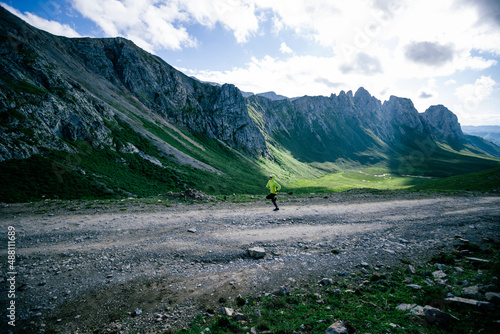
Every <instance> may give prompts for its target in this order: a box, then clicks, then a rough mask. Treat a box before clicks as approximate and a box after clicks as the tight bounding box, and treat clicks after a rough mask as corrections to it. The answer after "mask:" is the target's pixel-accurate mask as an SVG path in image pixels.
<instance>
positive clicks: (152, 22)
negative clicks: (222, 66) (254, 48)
mask: <svg viewBox="0 0 500 334" xmlns="http://www.w3.org/2000/svg"><path fill="white" fill-rule="evenodd" d="M71 3H72V4H73V7H74V8H75V9H77V10H78V11H79V12H80V13H81V14H82V15H83V16H85V17H86V18H88V19H90V20H92V21H94V22H95V23H96V24H97V25H98V26H99V27H100V28H101V29H102V30H103V32H104V34H105V35H106V36H110V37H115V36H123V37H126V38H130V39H132V40H133V41H134V42H136V43H137V44H138V45H139V46H141V47H143V48H146V49H147V50H148V51H153V50H159V49H168V50H181V49H183V48H185V47H188V48H189V47H195V46H197V45H198V44H199V41H198V40H197V39H196V37H195V36H192V35H191V34H190V33H189V32H188V30H187V29H186V27H185V26H186V25H189V24H193V23H197V24H200V25H202V26H205V27H208V28H213V27H214V26H215V25H216V24H220V25H221V26H222V27H223V28H224V29H226V30H228V31H231V32H232V33H233V35H234V37H235V39H236V41H237V42H238V43H245V42H246V41H247V40H248V38H249V37H250V36H251V35H252V34H253V33H255V32H256V31H257V30H258V28H259V19H258V17H257V14H256V8H255V5H254V4H253V3H252V2H251V1H244V0H219V1H205V0H189V1H183V0H172V1H167V0H71ZM139 36H140V37H139Z"/></svg>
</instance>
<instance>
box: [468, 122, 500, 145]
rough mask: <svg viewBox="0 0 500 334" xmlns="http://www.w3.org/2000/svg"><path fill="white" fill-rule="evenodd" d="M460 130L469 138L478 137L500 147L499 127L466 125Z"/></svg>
mask: <svg viewBox="0 0 500 334" xmlns="http://www.w3.org/2000/svg"><path fill="white" fill-rule="evenodd" d="M462 130H463V131H464V132H465V133H467V134H469V135H471V136H478V137H481V138H484V139H486V140H488V141H490V142H492V143H493V144H496V145H500V126H498V125H479V126H474V125H466V126H462Z"/></svg>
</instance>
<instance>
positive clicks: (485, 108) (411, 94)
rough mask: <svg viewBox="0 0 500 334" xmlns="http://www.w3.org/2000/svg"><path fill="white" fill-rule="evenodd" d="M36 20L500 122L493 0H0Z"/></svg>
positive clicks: (207, 67)
mask: <svg viewBox="0 0 500 334" xmlns="http://www.w3.org/2000/svg"><path fill="white" fill-rule="evenodd" d="M0 1H2V0H0ZM0 4H1V5H2V6H3V7H5V8H6V9H8V10H10V11H11V12H13V13H14V14H16V15H18V16H20V17H21V18H22V19H24V20H25V21H27V22H28V23H30V24H31V25H33V26H36V27H37V28H40V29H43V30H46V31H48V32H51V33H53V34H56V35H64V36H68V37H81V36H88V37H116V36H121V37H125V38H128V39H130V40H132V41H134V43H135V44H137V45H138V46H140V47H142V48H143V49H145V50H147V51H149V52H151V53H154V54H156V55H158V56H160V57H161V58H163V59H164V60H165V61H166V62H167V63H169V64H170V65H172V66H175V67H176V68H177V69H179V70H180V71H182V72H184V73H185V74H187V75H192V76H195V77H197V78H198V79H200V80H204V81H210V82H217V83H221V84H222V83H233V84H235V85H236V86H237V87H239V88H240V89H241V90H242V91H246V92H253V93H260V92H267V91H275V92H276V93H278V94H281V95H285V96H288V97H296V96H303V95H324V96H329V95H330V94H338V93H339V92H340V91H342V90H344V91H348V90H353V91H356V90H357V89H358V88H359V87H365V88H366V89H367V90H368V91H369V92H370V93H371V94H372V95H374V96H375V97H377V98H378V99H380V100H382V101H384V100H387V99H388V98H389V97H390V95H396V96H400V97H406V98H410V99H411V100H412V101H413V103H414V104H415V107H416V108H417V110H418V111H419V112H424V111H425V110H426V109H427V108H428V107H429V106H431V105H435V104H443V105H445V106H446V107H448V108H449V109H450V110H452V111H453V112H454V113H455V114H456V115H457V116H458V118H459V122H460V123H461V124H462V125H500V94H499V92H500V1H498V0H437V1H436V0H419V1H413V0H350V1H337V0H274V1H272V0H53V1H29V0H28V1H27V0H21V1H19V0H16V1H13V0H3V2H0Z"/></svg>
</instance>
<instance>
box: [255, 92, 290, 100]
mask: <svg viewBox="0 0 500 334" xmlns="http://www.w3.org/2000/svg"><path fill="white" fill-rule="evenodd" d="M256 95H257V96H262V97H265V98H268V99H270V100H273V101H279V100H287V99H288V97H286V96H283V95H278V94H276V93H275V92H265V93H258V94H256Z"/></svg>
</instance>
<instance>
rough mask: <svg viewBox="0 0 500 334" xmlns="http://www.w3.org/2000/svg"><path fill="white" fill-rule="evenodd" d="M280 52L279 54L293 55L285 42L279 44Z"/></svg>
mask: <svg viewBox="0 0 500 334" xmlns="http://www.w3.org/2000/svg"><path fill="white" fill-rule="evenodd" d="M280 51H281V53H293V50H292V49H290V48H289V47H288V45H286V43H285V42H283V43H281V45H280Z"/></svg>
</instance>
